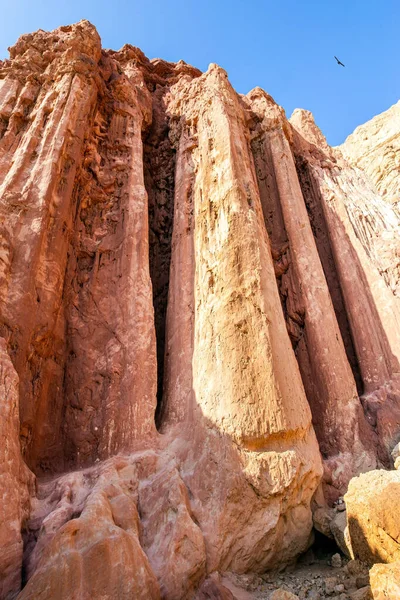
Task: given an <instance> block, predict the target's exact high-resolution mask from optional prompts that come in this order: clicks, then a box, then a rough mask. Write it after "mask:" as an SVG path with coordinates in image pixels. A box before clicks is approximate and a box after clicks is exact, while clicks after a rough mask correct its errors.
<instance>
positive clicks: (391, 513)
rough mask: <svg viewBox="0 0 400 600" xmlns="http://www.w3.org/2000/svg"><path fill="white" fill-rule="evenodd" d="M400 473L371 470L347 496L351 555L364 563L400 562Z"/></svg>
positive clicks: (361, 477) (357, 478) (354, 483)
mask: <svg viewBox="0 0 400 600" xmlns="http://www.w3.org/2000/svg"><path fill="white" fill-rule="evenodd" d="M399 493H400V471H383V470H380V471H371V472H369V473H364V474H362V475H360V476H359V477H355V478H354V479H352V481H351V482H350V485H349V489H348V492H347V494H346V496H345V500H346V508H347V522H348V533H349V537H350V542H351V549H352V553H353V555H354V556H355V557H356V558H359V559H360V560H362V561H363V562H365V563H367V564H369V565H371V566H372V565H373V564H374V563H377V562H378V563H380V562H382V563H390V562H395V561H400V522H399V518H398V513H399Z"/></svg>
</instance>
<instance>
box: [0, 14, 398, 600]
mask: <svg viewBox="0 0 400 600" xmlns="http://www.w3.org/2000/svg"><path fill="white" fill-rule="evenodd" d="M0 176H1V178H0V228H1V250H0V258H1V260H0V334H1V335H2V337H3V340H2V341H1V343H2V345H1V354H0V369H2V370H1V371H0V374H1V380H0V390H1V392H2V396H1V398H0V403H2V404H1V405H2V406H3V407H4V411H3V412H2V415H1V418H2V421H1V422H0V428H1V431H2V432H3V435H4V436H7V439H8V440H9V442H8V444H6V445H5V446H4V448H3V450H1V451H0V474H1V479H0V496H1V498H2V508H4V515H2V519H1V522H0V523H1V525H0V527H1V528H2V529H1V537H0V549H1V550H2V552H1V553H0V554H1V558H0V586H1V587H0V595H1V594H2V597H3V596H4V597H5V598H10V599H11V598H15V597H16V595H17V594H18V592H19V590H20V587H21V573H22V574H23V579H24V580H23V582H22V583H23V585H24V588H23V590H22V592H21V593H20V595H19V597H20V598H23V599H24V600H26V599H28V598H41V599H42V600H45V599H48V600H50V599H52V598H77V599H78V598H79V599H81V598H100V597H101V598H102V599H103V600H106V599H109V600H111V599H114V598H117V597H118V598H131V597H137V598H143V599H144V598H154V599H158V598H166V599H170V600H179V599H182V600H183V599H188V598H193V597H195V596H196V594H198V596H197V597H198V598H203V597H221V598H229V597H231V593H230V592H229V590H228V589H226V588H225V587H224V585H223V584H222V583H221V581H220V579H219V575H218V573H223V572H224V571H231V572H234V573H239V574H243V573H247V572H255V573H260V572H263V571H265V570H266V569H270V568H275V567H282V566H283V565H285V564H287V563H289V562H292V561H293V560H294V559H295V558H296V556H298V555H299V554H300V553H301V552H304V551H305V550H306V549H307V547H308V545H309V543H310V539H311V537H310V534H311V529H312V514H311V504H312V500H313V498H314V494H315V492H316V490H317V488H318V486H319V482H320V480H321V477H322V475H323V491H324V493H325V500H324V501H323V502H322V504H324V502H328V503H330V504H333V502H334V501H335V500H336V499H337V498H338V497H339V496H340V495H342V494H343V492H344V491H345V490H346V487H347V484H348V481H349V480H350V478H351V477H352V476H353V475H354V474H358V473H359V472H361V471H365V470H368V469H371V468H374V467H375V466H376V464H377V462H379V461H385V460H386V461H388V460H389V458H388V457H389V451H390V450H391V449H392V448H393V447H394V445H395V443H396V442H398V440H399V436H400V426H399V415H400V404H399V385H398V382H399V380H398V376H399V369H398V362H397V361H398V358H399V348H400V345H399V317H398V314H399V312H398V311H399V309H398V305H397V303H398V298H397V297H396V293H397V286H398V271H396V268H397V267H396V265H397V263H396V248H397V246H396V240H397V237H396V235H397V233H398V231H399V220H398V215H397V213H396V211H395V210H393V208H392V207H391V206H389V205H388V204H387V203H385V201H383V200H382V198H381V197H380V196H379V195H378V194H377V192H376V190H375V189H374V188H373V186H372V184H371V183H370V182H369V181H368V180H367V179H366V177H365V176H364V175H363V174H362V172H361V171H360V170H357V169H356V170H355V169H354V168H353V167H351V166H350V165H349V164H348V163H347V162H346V161H345V160H344V159H343V157H342V156H341V155H340V154H339V152H338V151H334V150H332V149H330V148H329V146H327V144H326V142H325V140H324V138H323V136H322V134H321V133H320V132H319V130H318V129H317V128H316V126H315V124H314V123H313V121H312V119H311V116H310V115H309V114H308V113H305V112H300V113H296V114H295V115H294V116H293V117H292V119H291V123H289V121H288V120H287V119H286V117H285V114H284V112H283V110H282V109H280V107H278V106H277V105H276V104H275V102H274V101H273V100H272V98H270V97H269V96H268V95H267V94H266V93H265V92H263V91H262V90H260V89H258V88H257V89H255V90H253V91H252V92H250V93H249V94H248V95H247V96H246V97H243V96H239V95H238V94H237V93H236V92H235V91H234V90H233V88H232V86H231V85H230V83H229V80H228V77H227V74H226V73H225V71H223V69H221V68H220V67H218V66H216V65H210V67H209V69H208V71H207V72H206V73H204V74H202V73H200V71H198V70H197V69H194V68H193V67H190V66H189V65H186V64H185V63H184V62H182V61H180V62H179V63H177V64H172V63H167V62H165V61H162V60H159V59H157V60H153V61H149V60H148V59H147V58H146V57H145V56H144V55H143V53H142V52H141V51H140V50H138V49H137V48H134V47H132V46H124V47H123V48H122V49H121V50H120V51H118V52H114V51H105V50H102V48H101V42H100V39H99V36H98V34H97V32H96V30H95V28H94V27H93V26H92V25H91V24H90V23H88V22H87V21H82V22H80V23H78V24H76V25H72V26H68V27H61V28H59V29H57V30H55V31H53V32H51V33H46V32H43V31H39V32H37V33H35V34H30V35H26V36H22V38H20V40H19V41H18V42H17V44H16V45H15V46H13V47H12V48H11V49H10V60H6V61H3V62H2V63H0ZM397 256H398V254H397ZM360 395H361V400H360ZM18 412H19V414H18ZM18 437H19V440H18ZM321 454H322V460H321ZM26 465H28V466H29V468H30V469H32V471H33V472H34V473H35V475H36V487H35V486H34V475H32V473H31V472H30V471H29V469H28V467H27V466H26ZM318 497H319V498H321V493H320V492H319V496H318ZM315 503H316V504H318V501H316V502H315ZM322 510H325V508H323V509H322ZM3 516H4V518H3ZM22 533H23V538H24V542H25V544H24V554H23V552H22Z"/></svg>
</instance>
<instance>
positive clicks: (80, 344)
mask: <svg viewBox="0 0 400 600" xmlns="http://www.w3.org/2000/svg"><path fill="white" fill-rule="evenodd" d="M102 69H103V76H104V78H105V79H106V80H107V81H108V83H107V90H106V92H105V94H104V98H103V99H102V101H101V103H99V105H98V107H97V112H96V115H95V125H94V128H93V131H92V135H91V136H90V138H88V140H87V143H86V146H85V149H84V155H85V158H84V169H83V172H82V174H81V179H80V187H79V189H78V197H79V200H78V202H79V208H78V215H77V222H76V236H75V238H74V241H73V248H74V252H73V255H72V256H71V260H70V263H69V268H68V274H67V285H68V289H69V290H70V292H69V294H68V309H67V335H68V359H67V364H66V374H65V393H66V407H65V410H66V412H65V432H64V433H65V438H66V460H67V461H68V462H69V463H71V464H75V465H84V464H90V463H92V462H93V461H94V460H96V459H105V458H107V457H109V456H111V455H113V454H115V453H118V452H121V451H126V450H132V449H133V446H134V443H135V441H137V440H139V441H140V442H141V445H142V447H143V446H145V445H146V444H152V443H154V435H155V431H156V430H155V424H154V411H155V405H156V377H157V374H156V355H155V352H156V348H155V332H154V314H153V306H152V293H151V282H150V275H149V259H148V256H149V252H148V206H147V194H146V190H145V187H144V180H143V148H142V126H144V125H145V124H148V123H149V122H150V119H151V99H150V94H149V93H148V91H147V88H146V86H145V84H144V82H143V78H142V75H141V74H140V72H139V71H137V70H136V69H135V68H134V67H133V66H132V65H126V66H125V67H124V69H125V73H123V74H121V73H120V72H119V71H120V69H118V66H117V63H116V62H115V61H114V60H113V59H104V61H103V64H102Z"/></svg>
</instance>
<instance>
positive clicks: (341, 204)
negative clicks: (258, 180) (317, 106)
mask: <svg viewBox="0 0 400 600" xmlns="http://www.w3.org/2000/svg"><path fill="white" fill-rule="evenodd" d="M291 122H292V124H293V126H294V128H295V130H296V132H297V135H296V136H295V137H294V147H295V151H296V152H298V153H299V154H302V155H303V156H304V158H305V160H306V161H307V162H308V165H309V172H310V175H311V177H312V179H313V182H314V185H313V189H314V193H316V194H317V195H318V198H317V201H318V202H319V203H320V205H321V206H322V209H323V213H324V216H325V221H326V224H327V227H328V231H329V236H330V242H331V247H332V250H333V253H334V259H335V264H336V269H337V274H338V278H339V281H340V285H341V289H342V293H343V297H344V301H345V305H346V310H347V314H348V317H349V322H350V327H351V331H352V335H353V340H354V346H355V349H356V353H357V358H358V362H359V366H360V372H361V377H362V382H363V386H364V404H365V408H366V410H367V412H368V413H369V416H370V419H371V422H372V423H373V424H374V425H377V427H378V434H379V436H380V438H381V440H383V441H384V443H385V445H389V446H390V445H393V443H394V442H395V436H397V435H398V427H399V425H398V423H399V422H400V421H399V419H400V367H399V360H400V311H399V306H398V299H397V298H396V296H394V294H393V292H392V290H391V289H390V288H389V286H388V285H387V283H386V282H385V277H384V273H383V272H382V267H381V254H383V249H384V244H382V240H383V238H384V236H385V232H388V234H389V235H390V232H391V231H396V230H397V231H398V227H399V223H398V220H397V218H396V215H395V213H394V212H393V210H391V208H390V207H389V206H387V205H386V204H385V203H384V202H383V200H382V199H381V198H379V196H378V195H377V194H376V193H375V192H374V190H373V189H372V187H371V185H370V184H369V182H368V181H367V180H366V179H365V177H362V176H361V173H360V172H357V171H356V170H354V169H352V168H350V167H349V165H348V164H347V163H346V162H345V161H342V160H341V161H340V162H339V163H337V158H336V156H335V155H334V154H333V151H332V150H331V149H330V148H329V147H328V146H327V145H326V142H325V144H324V145H323V147H322V148H320V151H319V153H318V152H317V153H316V152H315V151H313V148H315V142H316V139H317V137H318V139H319V137H322V136H321V134H320V132H319V130H318V128H317V126H316V125H315V123H314V121H313V119H312V116H311V115H310V113H307V112H306V111H296V112H295V113H294V115H293V116H292V118H291ZM321 151H322V152H321ZM377 413H378V417H377ZM379 413H380V414H381V417H382V418H380V417H379Z"/></svg>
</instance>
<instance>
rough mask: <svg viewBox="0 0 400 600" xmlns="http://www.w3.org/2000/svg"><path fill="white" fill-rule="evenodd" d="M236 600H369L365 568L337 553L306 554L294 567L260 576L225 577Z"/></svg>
mask: <svg viewBox="0 0 400 600" xmlns="http://www.w3.org/2000/svg"><path fill="white" fill-rule="evenodd" d="M222 583H223V585H225V587H227V588H228V589H230V591H231V592H232V593H233V595H234V597H235V598H237V600H267V599H268V600H269V599H270V600H297V599H298V600H325V598H326V599H329V600H368V599H369V598H372V595H371V591H370V587H369V574H368V567H367V566H366V565H363V563H361V562H360V561H358V560H349V559H347V558H345V557H344V556H343V555H340V554H339V553H334V554H332V553H323V552H321V551H318V552H317V553H314V552H313V551H312V550H309V551H308V552H307V553H306V554H305V555H304V556H303V557H302V558H301V559H300V561H299V562H298V563H297V564H296V565H295V566H293V567H288V568H287V569H285V570H284V571H282V572H280V573H275V574H271V573H268V574H266V575H263V576H256V575H234V574H227V575H226V576H224V577H223V578H222Z"/></svg>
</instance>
